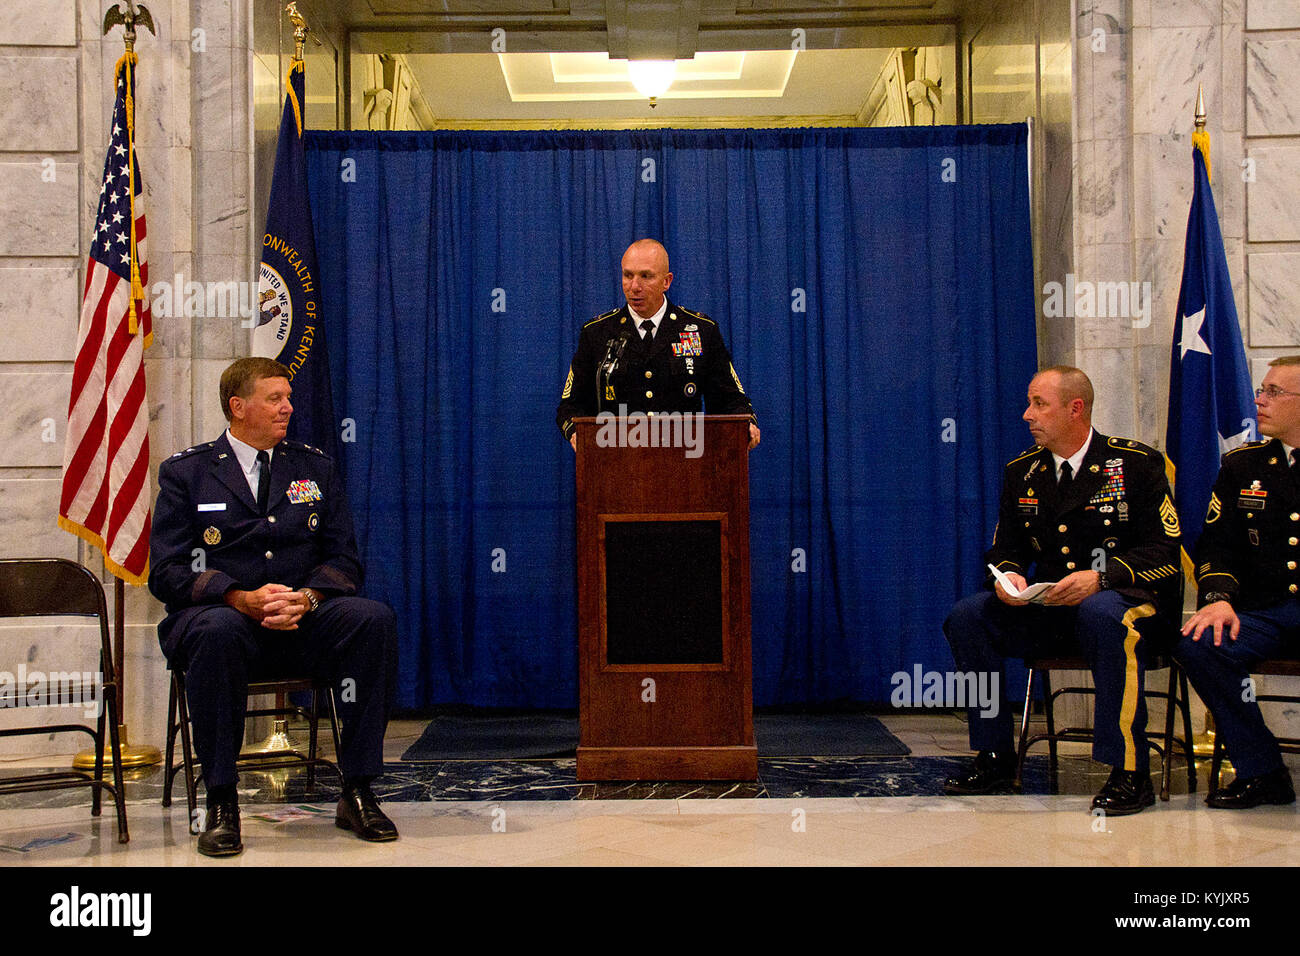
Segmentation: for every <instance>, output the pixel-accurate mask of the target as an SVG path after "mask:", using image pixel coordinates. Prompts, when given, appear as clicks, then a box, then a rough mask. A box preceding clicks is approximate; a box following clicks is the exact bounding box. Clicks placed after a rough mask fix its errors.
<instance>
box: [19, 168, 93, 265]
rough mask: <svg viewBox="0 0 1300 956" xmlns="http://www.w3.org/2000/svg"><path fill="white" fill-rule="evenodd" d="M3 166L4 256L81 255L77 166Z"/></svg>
mask: <svg viewBox="0 0 1300 956" xmlns="http://www.w3.org/2000/svg"><path fill="white" fill-rule="evenodd" d="M53 168H54V182H45V181H43V180H42V173H43V172H45V169H46V167H44V166H42V165H41V164H40V163H0V222H3V223H4V224H5V228H4V229H2V230H0V256H76V255H78V254H79V253H80V251H81V247H80V242H79V240H78V238H77V209H78V206H77V164H76V163H55V164H54V167H53Z"/></svg>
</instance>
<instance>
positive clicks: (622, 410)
mask: <svg viewBox="0 0 1300 956" xmlns="http://www.w3.org/2000/svg"><path fill="white" fill-rule="evenodd" d="M622 274H623V295H624V297H625V298H626V299H627V303H626V304H625V305H623V306H622V307H620V308H617V309H611V310H610V311H609V312H606V313H604V314H603V315H598V316H596V317H595V318H594V319H592V320H591V321H590V322H588V323H587V324H586V325H584V326H583V327H582V332H581V333H580V334H579V336H578V351H577V353H576V354H575V355H574V357H573V361H572V362H571V363H570V365H569V376H568V378H567V379H566V380H565V382H564V389H563V392H562V394H561V395H560V406H559V408H558V409H557V411H556V414H555V420H556V424H557V425H559V428H560V431H561V433H563V435H564V437H565V438H567V439H568V440H569V444H570V445H571V446H572V447H573V449H574V451H577V448H578V438H577V431H576V429H575V427H574V424H573V419H575V418H578V417H582V416H593V415H596V414H598V413H600V412H602V411H609V412H613V413H614V414H617V415H626V414H635V413H638V412H648V413H651V414H656V415H657V414H661V413H669V412H682V413H695V412H699V411H701V410H704V411H707V412H708V413H709V414H710V415H748V416H749V419H750V420H749V447H750V448H754V447H755V446H757V445H758V442H759V438H760V432H759V429H758V419H757V418H756V417H755V415H754V406H753V404H752V403H751V402H750V400H749V397H748V396H747V395H746V394H745V389H744V388H743V387H742V386H741V384H740V377H739V376H738V375H737V374H736V369H735V367H734V366H733V365H732V363H731V355H730V353H729V352H728V351H727V346H726V345H725V344H724V343H723V341H722V332H721V331H720V330H719V329H718V324H717V323H716V322H714V321H713V320H712V319H711V318H709V317H708V316H707V315H704V314H703V313H700V312H693V311H691V310H690V309H685V308H682V307H681V306H679V305H676V304H674V303H673V302H672V301H670V300H669V299H668V296H667V292H668V287H669V286H670V285H672V281H673V274H672V272H671V271H670V270H669V268H668V252H667V250H666V249H664V247H663V245H662V244H660V243H659V242H656V241H655V240H654V239H638V240H637V241H636V242H634V243H632V245H630V246H628V248H627V252H625V253H624V254H623V262H622ZM624 335H626V337H627V341H626V344H625V345H624V346H623V353H622V357H621V358H620V360H619V362H618V365H617V366H616V368H615V369H614V372H613V374H612V375H610V376H609V382H608V388H606V382H605V380H604V377H603V376H602V375H601V374H600V369H601V367H602V366H603V365H604V364H605V360H606V357H607V356H608V354H609V349H610V347H611V345H614V344H615V343H617V342H618V341H619V339H620V338H621V337H622V336H624ZM701 406H703V409H702V408H701Z"/></svg>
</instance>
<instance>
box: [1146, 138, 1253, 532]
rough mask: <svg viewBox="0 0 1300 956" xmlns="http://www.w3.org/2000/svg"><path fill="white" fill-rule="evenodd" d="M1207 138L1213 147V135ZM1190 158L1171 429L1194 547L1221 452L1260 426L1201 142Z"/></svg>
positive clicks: (1181, 506) (1182, 508)
mask: <svg viewBox="0 0 1300 956" xmlns="http://www.w3.org/2000/svg"><path fill="white" fill-rule="evenodd" d="M1203 142H1204V146H1203V148H1204V149H1205V150H1206V151H1208V147H1209V142H1208V138H1207V139H1206V140H1204V141H1203ZM1192 165H1193V167H1194V175H1195V177H1196V185H1195V192H1194V193H1193V195H1192V209H1191V213H1190V215H1189V216H1188V217H1187V246H1186V250H1185V251H1184V253H1183V285H1182V291H1181V292H1180V293H1179V295H1178V316H1177V320H1176V321H1175V323H1174V342H1173V354H1172V358H1171V361H1170V369H1169V429H1168V432H1167V433H1166V436H1165V447H1166V448H1167V449H1168V453H1169V459H1170V461H1172V462H1173V465H1174V469H1175V471H1174V475H1175V480H1176V487H1175V495H1176V497H1177V500H1178V513H1179V514H1180V515H1181V516H1182V519H1183V520H1182V528H1183V548H1184V549H1185V550H1186V551H1187V552H1188V553H1189V554H1190V553H1191V551H1192V548H1193V546H1194V545H1195V544H1196V539H1197V538H1199V537H1200V535H1201V529H1202V528H1203V527H1204V524H1205V509H1206V507H1207V506H1208V505H1209V502H1210V492H1211V490H1212V488H1213V487H1214V479H1215V476H1216V475H1217V474H1218V472H1219V459H1220V457H1221V456H1222V455H1223V454H1224V453H1225V452H1228V451H1231V450H1232V449H1233V448H1236V447H1237V446H1238V445H1240V444H1242V443H1244V442H1247V441H1253V440H1254V439H1255V426H1256V420H1255V402H1254V391H1253V390H1252V389H1251V387H1250V370H1249V366H1247V364H1246V351H1245V349H1244V348H1243V347H1242V344H1241V329H1240V328H1239V327H1238V325H1237V307H1236V305H1235V304H1234V302H1233V298H1232V278H1231V277H1230V276H1229V275H1228V260H1227V257H1226V256H1225V255H1224V252H1223V236H1222V235H1221V234H1220V232H1219V217H1218V215H1217V214H1216V213H1215V211H1214V194H1213V193H1212V192H1211V191H1210V176H1209V171H1208V169H1207V168H1206V160H1205V155H1204V153H1203V152H1202V148H1197V147H1196V146H1194V147H1193V149H1192Z"/></svg>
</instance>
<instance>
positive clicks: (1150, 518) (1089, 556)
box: [943, 366, 1181, 816]
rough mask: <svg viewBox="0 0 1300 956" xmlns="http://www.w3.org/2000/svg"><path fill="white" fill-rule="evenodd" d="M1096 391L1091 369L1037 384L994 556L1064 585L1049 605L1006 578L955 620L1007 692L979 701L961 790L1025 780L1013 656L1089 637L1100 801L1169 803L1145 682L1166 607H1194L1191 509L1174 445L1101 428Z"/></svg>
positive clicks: (1110, 804)
mask: <svg viewBox="0 0 1300 956" xmlns="http://www.w3.org/2000/svg"><path fill="white" fill-rule="evenodd" d="M1092 402H1093V392H1092V383H1091V382H1089V381H1088V376H1087V375H1085V374H1084V373H1083V372H1082V371H1080V370H1079V369H1077V368H1072V367H1069V366H1056V367H1054V368H1050V369H1046V370H1044V371H1042V372H1039V373H1038V374H1037V375H1035V376H1034V378H1033V380H1032V381H1031V382H1030V383H1029V405H1028V407H1027V408H1026V409H1025V413H1024V416H1023V418H1024V420H1025V421H1026V422H1027V423H1028V424H1029V430H1030V432H1031V433H1032V435H1033V436H1034V440H1035V441H1036V442H1037V444H1036V445H1035V446H1034V447H1033V448H1031V449H1029V450H1028V451H1026V452H1024V453H1023V454H1022V455H1020V456H1019V457H1017V458H1015V459H1013V460H1012V461H1011V462H1009V463H1008V464H1007V466H1006V471H1005V472H1004V474H1003V484H1002V503H1001V507H1000V509H999V512H998V525H997V529H996V530H995V531H994V532H993V547H992V548H990V549H989V551H988V553H987V554H986V555H985V561H986V562H987V563H988V564H991V565H992V566H994V567H995V568H997V569H998V570H999V571H1000V572H1002V573H1003V574H1005V575H1006V577H1007V578H1008V579H1009V580H1010V583H1011V585H1012V586H1013V588H1014V589H1015V591H1016V593H1019V592H1020V591H1022V590H1024V589H1025V587H1026V580H1027V579H1028V578H1029V577H1031V576H1032V577H1034V578H1036V579H1037V580H1039V581H1043V582H1056V584H1055V586H1054V587H1052V588H1051V589H1050V590H1048V591H1046V592H1045V594H1044V595H1043V600H1042V605H1046V606H1041V605H1039V604H1030V603H1029V602H1028V601H1026V600H1023V599H1020V598H1018V597H1016V596H1015V595H1013V594H1011V593H1008V591H1006V590H1004V589H1003V587H1002V585H1001V584H1000V583H997V582H996V581H992V582H991V583H992V585H993V587H992V591H985V592H984V593H981V594H977V595H974V596H972V597H968V598H964V599H963V600H961V601H959V602H957V605H956V607H954V608H953V610H952V613H951V614H950V615H949V616H948V620H947V621H945V622H944V628H943V629H944V633H945V635H947V638H948V643H949V644H950V645H951V646H952V654H953V658H954V659H955V660H956V662H957V670H958V671H959V672H964V673H970V672H973V673H975V674H986V673H987V674H991V675H993V680H995V681H996V682H997V683H996V684H994V686H995V687H996V688H997V689H998V691H999V693H998V695H996V696H995V698H994V704H995V707H996V709H995V710H993V711H992V712H990V711H989V710H986V709H981V708H979V707H972V708H969V709H968V713H969V715H970V742H971V749H973V750H976V751H978V755H977V756H976V758H975V760H974V762H973V763H972V764H971V765H970V767H969V768H968V769H967V770H965V771H963V772H961V773H959V774H957V775H956V776H954V777H951V778H949V780H948V781H947V782H946V783H945V784H944V790H945V791H946V792H947V793H956V794H972V793H989V792H991V791H994V790H997V789H999V788H1000V787H1003V786H1005V785H1006V784H1008V783H1010V782H1011V781H1012V779H1013V777H1014V775H1015V769H1016V754H1015V750H1014V747H1013V745H1012V733H1011V706H1010V704H1008V703H1007V699H1006V696H1005V693H1003V692H1004V690H1005V685H1006V675H1005V671H1004V669H1003V661H1004V660H1005V659H1006V658H1007V657H1011V656H1016V657H1024V656H1026V655H1028V654H1032V653H1042V652H1050V651H1051V650H1052V649H1053V647H1054V646H1059V645H1056V644H1055V642H1058V641H1062V642H1066V647H1067V648H1069V647H1070V645H1071V644H1077V650H1081V651H1082V652H1083V655H1084V657H1085V658H1086V659H1087V661H1088V665H1089V667H1090V668H1091V670H1092V675H1093V679H1094V681H1095V682H1096V690H1097V692H1096V700H1095V710H1094V721H1093V726H1094V728H1095V729H1094V740H1093V748H1092V753H1093V759H1095V760H1097V761H1099V762H1101V763H1106V764H1110V765H1111V767H1112V770H1111V774H1110V777H1109V779H1108V780H1107V781H1106V784H1105V786H1103V787H1102V789H1101V791H1100V792H1099V793H1098V794H1097V795H1096V797H1094V798H1093V801H1092V807H1093V809H1094V810H1104V811H1105V812H1106V813H1107V814H1112V815H1117V816H1118V815H1122V814H1127V813H1137V812H1138V811H1139V810H1141V809H1142V808H1143V807H1148V806H1150V805H1151V804H1152V803H1154V802H1155V794H1154V792H1153V789H1152V786H1151V775H1150V772H1149V754H1148V752H1147V739H1146V722H1147V712H1146V703H1145V700H1144V697H1143V680H1144V674H1145V667H1146V655H1147V647H1148V644H1149V640H1148V635H1149V628H1150V627H1151V626H1152V624H1153V622H1158V621H1159V620H1160V619H1159V618H1157V617H1156V615H1157V614H1160V615H1164V616H1165V618H1164V619H1165V620H1167V621H1174V620H1176V619H1177V618H1176V616H1177V614H1178V613H1179V610H1180V607H1179V604H1178V598H1179V596H1180V594H1181V591H1180V584H1179V579H1180V576H1181V572H1180V570H1179V541H1180V534H1181V533H1180V530H1179V526H1178V513H1177V512H1176V511H1175V510H1174V504H1173V500H1172V498H1171V497H1170V493H1169V482H1168V480H1167V479H1166V477H1165V457H1164V455H1162V454H1160V452H1158V451H1155V450H1154V449H1151V448H1148V447H1147V446H1145V445H1142V444H1140V443H1138V442H1135V441H1131V440H1129V439H1125V438H1108V437H1107V436H1105V435H1102V434H1099V433H1098V432H1097V431H1095V430H1094V429H1093V427H1092ZM1031 569H1032V570H1031ZM1170 629H1172V625H1170ZM981 683H982V682H981Z"/></svg>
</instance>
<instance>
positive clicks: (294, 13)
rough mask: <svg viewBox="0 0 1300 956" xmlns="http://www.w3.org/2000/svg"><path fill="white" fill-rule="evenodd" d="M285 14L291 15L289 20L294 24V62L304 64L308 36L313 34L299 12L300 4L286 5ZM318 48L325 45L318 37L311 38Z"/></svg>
mask: <svg viewBox="0 0 1300 956" xmlns="http://www.w3.org/2000/svg"><path fill="white" fill-rule="evenodd" d="M284 12H285V13H287V14H289V20H290V22H292V23H293V60H294V62H295V63H301V62H302V49H303V47H304V46H306V45H307V34H308V33H310V32H311V27H309V26H307V20H306V19H305V18H304V17H303V15H302V14H301V13H299V12H298V4H297V3H294V2H292V0H291V2H289V3H287V4H285V7H284ZM311 40H312V42H313V43H315V44H316V45H317V46H322V45H323V44H322V43H321V42H320V40H318V39H316V37H312V38H311Z"/></svg>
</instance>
